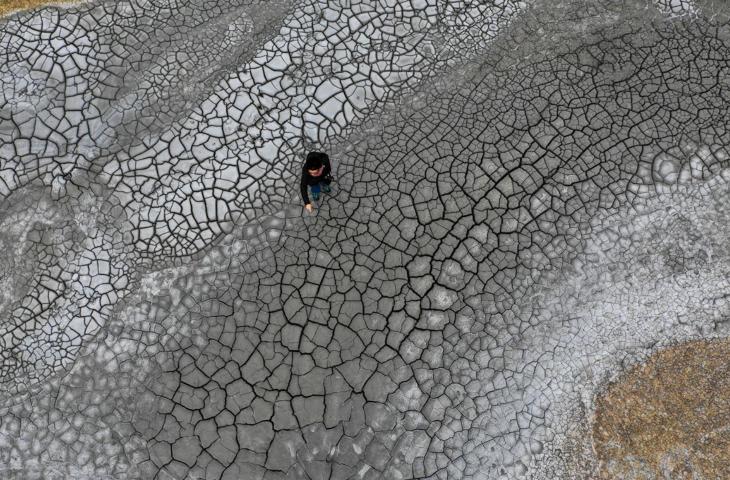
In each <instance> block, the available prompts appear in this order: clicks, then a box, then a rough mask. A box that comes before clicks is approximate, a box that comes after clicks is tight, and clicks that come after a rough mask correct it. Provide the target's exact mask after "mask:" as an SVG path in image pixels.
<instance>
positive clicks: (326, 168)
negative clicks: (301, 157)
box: [322, 153, 332, 180]
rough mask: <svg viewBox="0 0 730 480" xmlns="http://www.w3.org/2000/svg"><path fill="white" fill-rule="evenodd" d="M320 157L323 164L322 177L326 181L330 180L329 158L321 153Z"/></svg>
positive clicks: (330, 167) (330, 166)
mask: <svg viewBox="0 0 730 480" xmlns="http://www.w3.org/2000/svg"><path fill="white" fill-rule="evenodd" d="M322 155H323V157H322V163H323V164H324V170H323V171H322V176H323V177H324V178H325V179H327V180H332V165H331V164H330V157H329V155H327V154H326V153H323V154H322Z"/></svg>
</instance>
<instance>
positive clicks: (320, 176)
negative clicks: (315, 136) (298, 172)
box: [301, 152, 333, 213]
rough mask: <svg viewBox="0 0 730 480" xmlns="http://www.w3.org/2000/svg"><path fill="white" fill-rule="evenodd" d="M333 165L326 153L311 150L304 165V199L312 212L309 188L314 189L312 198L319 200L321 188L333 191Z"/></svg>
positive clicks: (326, 191) (302, 187)
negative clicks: (331, 186)
mask: <svg viewBox="0 0 730 480" xmlns="http://www.w3.org/2000/svg"><path fill="white" fill-rule="evenodd" d="M332 180H333V178H332V167H331V165H330V158H329V157H328V156H327V154H326V153H322V152H309V154H308V155H307V159H306V160H305V161H304V166H303V167H302V182H301V189H302V200H304V208H306V209H307V211H308V212H310V213H311V212H312V202H310V201H309V195H308V192H307V190H308V188H307V187H309V189H311V190H312V199H313V200H315V201H316V200H319V192H320V189H321V190H323V191H324V192H325V193H329V192H330V191H331V188H330V183H331V182H332Z"/></svg>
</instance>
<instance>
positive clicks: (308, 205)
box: [304, 203, 312, 213]
mask: <svg viewBox="0 0 730 480" xmlns="http://www.w3.org/2000/svg"><path fill="white" fill-rule="evenodd" d="M304 208H305V209H307V211H308V212H309V213H312V204H311V203H308V204H306V205H304Z"/></svg>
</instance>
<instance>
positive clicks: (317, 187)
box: [309, 182, 322, 197]
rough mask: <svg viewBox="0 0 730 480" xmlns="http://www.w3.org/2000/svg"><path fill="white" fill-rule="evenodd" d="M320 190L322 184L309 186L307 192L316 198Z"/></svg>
mask: <svg viewBox="0 0 730 480" xmlns="http://www.w3.org/2000/svg"><path fill="white" fill-rule="evenodd" d="M321 188H322V182H319V183H315V184H314V185H310V186H309V191H310V192H312V195H313V196H315V197H316V196H318V195H319V192H320V189H321Z"/></svg>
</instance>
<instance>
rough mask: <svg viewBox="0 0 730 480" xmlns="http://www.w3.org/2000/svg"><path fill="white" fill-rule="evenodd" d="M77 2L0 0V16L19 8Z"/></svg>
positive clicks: (61, 0)
mask: <svg viewBox="0 0 730 480" xmlns="http://www.w3.org/2000/svg"><path fill="white" fill-rule="evenodd" d="M73 3H79V2H78V1H72V0H71V1H63V0H60V1H59V0H56V1H48V0H0V17H4V16H6V15H10V14H11V13H15V12H18V11H20V10H30V9H32V8H37V7H42V6H46V5H69V4H73Z"/></svg>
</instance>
